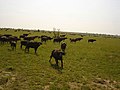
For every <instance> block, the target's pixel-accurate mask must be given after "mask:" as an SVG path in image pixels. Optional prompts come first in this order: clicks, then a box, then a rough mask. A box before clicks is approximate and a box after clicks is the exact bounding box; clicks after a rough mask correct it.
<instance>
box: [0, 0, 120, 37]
mask: <svg viewBox="0 0 120 90" xmlns="http://www.w3.org/2000/svg"><path fill="white" fill-rule="evenodd" d="M0 27H1V28H4V27H8V28H28V29H42V30H43V29H47V30H53V27H55V28H57V29H60V31H72V32H76V31H77V32H88V33H106V34H119V35H120V0H0Z"/></svg>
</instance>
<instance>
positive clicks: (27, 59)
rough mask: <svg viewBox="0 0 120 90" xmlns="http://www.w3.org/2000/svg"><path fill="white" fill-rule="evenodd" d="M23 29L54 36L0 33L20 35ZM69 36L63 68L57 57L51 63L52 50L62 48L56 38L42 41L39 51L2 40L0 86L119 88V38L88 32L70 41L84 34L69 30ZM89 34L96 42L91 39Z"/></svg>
mask: <svg viewBox="0 0 120 90" xmlns="http://www.w3.org/2000/svg"><path fill="white" fill-rule="evenodd" d="M24 33H30V34H29V36H34V35H37V36H41V35H48V36H51V37H53V36H54V34H53V33H50V32H37V31H36V32H34V31H29V32H28V31H15V30H7V31H6V30H0V34H12V35H13V36H18V37H19V36H20V35H21V34H24ZM66 37H67V38H68V39H66V40H65V42H66V44H67V48H66V55H65V56H63V64H64V67H63V69H61V68H57V67H56V66H55V61H54V58H52V65H51V64H50V63H49V59H50V54H51V51H52V50H53V49H55V48H60V44H59V43H53V40H51V41H47V42H46V43H44V42H43V44H42V45H41V46H40V47H39V48H38V50H37V54H35V53H34V50H33V49H30V52H29V53H25V51H24V49H25V46H23V49H20V41H18V42H17V47H16V50H12V49H11V47H10V44H9V43H5V44H1V43H0V90H120V39H119V38H105V37H103V36H98V37H94V36H89V35H86V36H84V37H83V40H81V41H78V42H76V43H74V42H73V43H71V42H70V40H69V39H70V38H76V37H81V36H80V35H78V34H75V35H71V34H69V33H67V34H66ZM90 38H93V39H96V42H93V43H88V41H87V40H88V39H90ZM35 41H40V39H38V38H36V39H35ZM59 64H60V63H59Z"/></svg>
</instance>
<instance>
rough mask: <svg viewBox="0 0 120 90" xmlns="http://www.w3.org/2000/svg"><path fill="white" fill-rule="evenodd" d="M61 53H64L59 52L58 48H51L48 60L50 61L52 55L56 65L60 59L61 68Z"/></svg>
mask: <svg viewBox="0 0 120 90" xmlns="http://www.w3.org/2000/svg"><path fill="white" fill-rule="evenodd" d="M63 55H64V53H63V52H61V51H60V50H53V51H52V53H51V56H50V60H49V62H50V63H51V59H52V57H54V59H55V62H56V65H57V66H58V60H60V61H61V67H62V68H63V58H62V56H63Z"/></svg>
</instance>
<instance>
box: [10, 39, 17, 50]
mask: <svg viewBox="0 0 120 90" xmlns="http://www.w3.org/2000/svg"><path fill="white" fill-rule="evenodd" d="M10 45H11V48H12V50H14V49H16V42H15V41H10Z"/></svg>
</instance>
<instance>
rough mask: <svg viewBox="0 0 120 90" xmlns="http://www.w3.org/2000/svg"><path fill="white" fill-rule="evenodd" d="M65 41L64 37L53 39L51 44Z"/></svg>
mask: <svg viewBox="0 0 120 90" xmlns="http://www.w3.org/2000/svg"><path fill="white" fill-rule="evenodd" d="M65 39H67V38H66V37H58V38H54V40H53V42H59V43H60V42H61V41H63V40H65Z"/></svg>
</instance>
